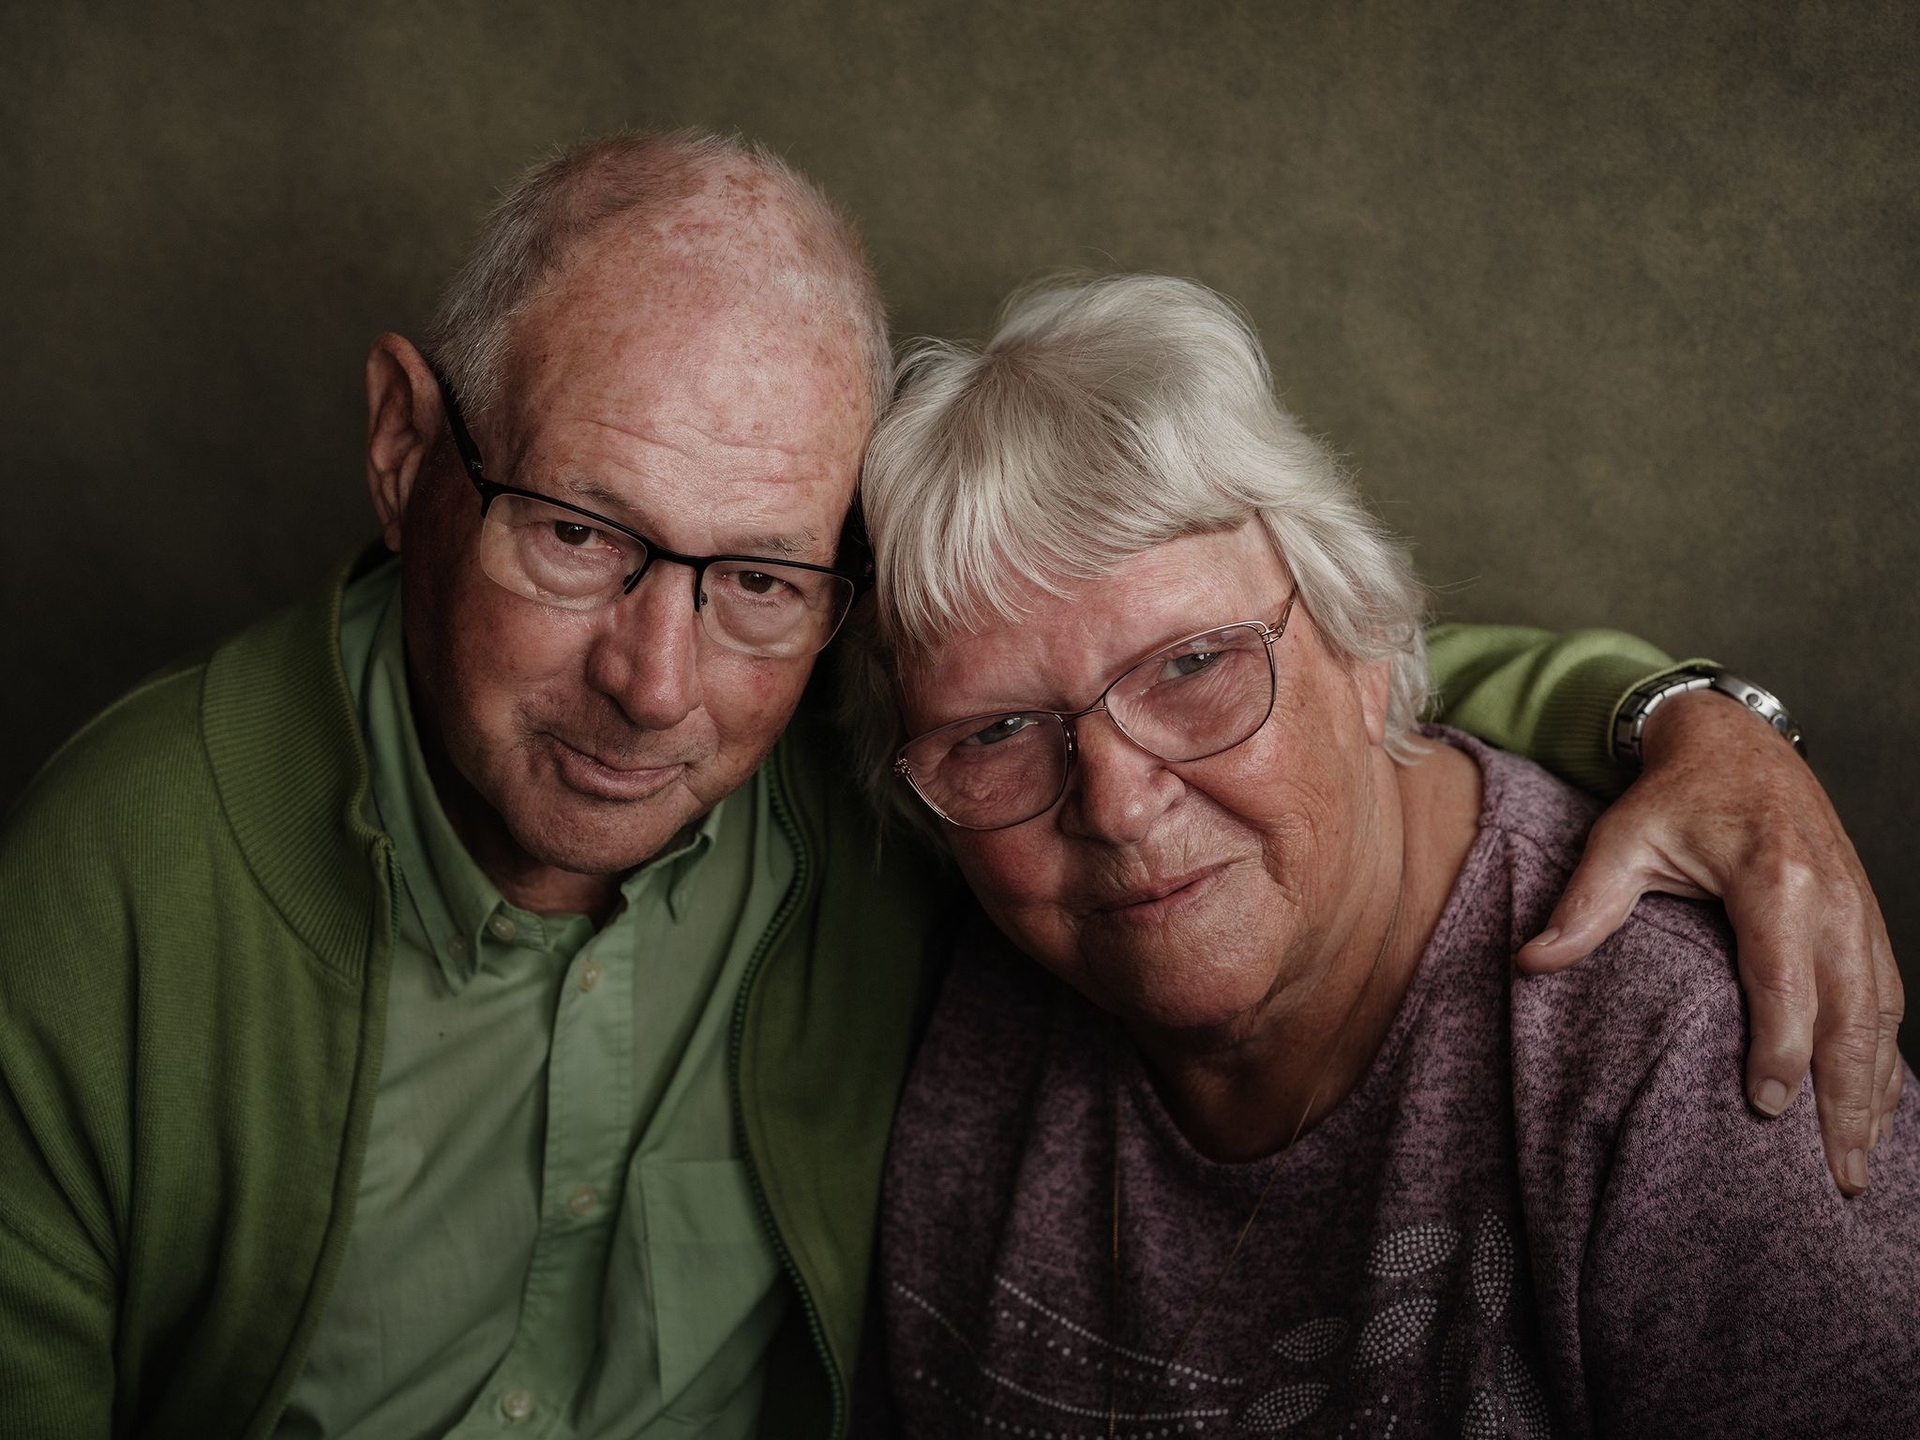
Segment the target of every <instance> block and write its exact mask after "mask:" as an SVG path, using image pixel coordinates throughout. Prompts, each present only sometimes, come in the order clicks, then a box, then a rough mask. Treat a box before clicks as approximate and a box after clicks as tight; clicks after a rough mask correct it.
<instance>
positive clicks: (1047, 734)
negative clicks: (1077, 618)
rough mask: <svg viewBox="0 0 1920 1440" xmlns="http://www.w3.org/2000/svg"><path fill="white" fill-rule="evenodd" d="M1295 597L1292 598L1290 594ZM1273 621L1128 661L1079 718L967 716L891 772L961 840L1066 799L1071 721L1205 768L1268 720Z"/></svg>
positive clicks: (1235, 627) (930, 736) (905, 751)
mask: <svg viewBox="0 0 1920 1440" xmlns="http://www.w3.org/2000/svg"><path fill="white" fill-rule="evenodd" d="M1296 594H1297V592H1296ZM1294 598H1295V596H1293V595H1289V596H1288V597H1287V604H1286V608H1285V609H1283V610H1282V611H1281V612H1280V618H1279V619H1278V620H1277V621H1275V622H1274V623H1273V624H1271V625H1269V624H1267V623H1266V622H1265V621H1264V620H1236V621H1233V622H1232V623H1231V624H1227V625H1219V626H1215V627H1214V628H1213V629H1211V630H1203V631H1201V632H1200V633H1199V634H1197V635H1189V636H1187V638H1186V639H1184V640H1176V641H1175V642H1174V643H1173V644H1171V645H1167V646H1163V647H1162V648H1160V649H1158V650H1156V651H1154V652H1153V653H1152V654H1151V655H1148V656H1146V657H1145V658H1144V659H1141V660H1136V661H1135V662H1134V663H1133V664H1132V665H1130V666H1128V667H1127V669H1126V670H1125V671H1124V672H1123V673H1122V674H1121V675H1120V676H1119V677H1118V678H1116V679H1115V680H1114V681H1113V683H1112V684H1111V685H1109V686H1107V688H1106V689H1105V690H1103V691H1102V692H1101V693H1100V698H1099V699H1098V700H1096V701H1094V703H1093V704H1091V705H1089V706H1088V707H1087V708H1086V709H1084V710H1076V711H1073V712H1072V713H1067V712H1065V711H1059V710H1018V711H1013V712H1011V713H1006V714H1000V715H972V716H969V717H968V718H966V719H965V720H955V721H953V722H952V723H951V724H948V725H942V726H940V728H939V729H937V730H929V731H928V732H927V733H926V734H924V735H919V736H916V737H914V738H913V739H912V740H909V741H908V742H907V743H906V744H905V745H904V746H902V747H901V749H900V753H899V755H898V756H897V757H896V758H895V760H894V762H893V768H894V772H895V773H896V774H898V775H900V776H903V777H904V778H905V779H906V781H907V783H908V784H909V785H911V786H912V787H913V791H914V794H916V795H918V796H919V797H920V798H921V800H923V801H925V802H926V805H927V807H928V808H929V809H930V810H932V811H933V813H934V814H936V815H938V816H939V817H940V818H941V819H942V820H945V821H946V822H947V823H948V824H949V825H953V826H955V827H957V828H958V829H961V830H1004V829H1006V828H1007V827H1009V826H1012V825H1020V824H1023V823H1025V822H1026V821H1028V820H1031V819H1033V818H1034V817H1035V816H1038V815H1044V814H1046V812H1047V811H1049V810H1051V809H1052V808H1053V807H1054V805H1055V803H1057V802H1058V801H1059V799H1060V797H1061V796H1062V795H1064V794H1066V791H1067V779H1068V777H1069V776H1070V775H1071V774H1072V771H1073V762H1074V757H1075V754H1076V753H1077V748H1078V747H1077V743H1076V738H1075V737H1076V734H1077V732H1078V726H1079V722H1080V721H1082V720H1084V719H1086V717H1087V716H1089V715H1094V714H1098V713H1100V712H1102V711H1104V712H1105V713H1106V716H1107V718H1108V719H1109V720H1111V721H1113V723H1114V726H1115V727H1116V728H1117V729H1118V730H1119V731H1120V733H1121V734H1122V735H1124V736H1126V737H1127V739H1129V740H1131V741H1132V742H1133V743H1134V744H1135V745H1138V746H1139V747H1140V748H1141V749H1142V750H1144V751H1146V752H1147V753H1148V754H1149V755H1153V756H1156V757H1158V758H1159V759H1161V760H1165V761H1167V762H1169V763H1170V764H1181V763H1184V762H1186V761H1189V760H1205V759H1207V758H1208V757H1210V756H1213V755H1218V754H1220V753H1221V752H1222V751H1224V750H1231V749H1232V748H1233V747H1234V746H1236V745H1240V744H1244V743H1245V742H1246V741H1248V740H1250V739H1252V738H1253V736H1254V735H1255V734H1256V733H1257V732H1258V731H1259V729H1260V727H1261V726H1262V725H1265V724H1266V723H1267V717H1268V716H1269V715H1271V714H1272V713H1273V700H1274V690H1275V685H1276V681H1275V673H1274V660H1273V646H1274V642H1275V641H1277V640H1278V639H1279V638H1280V637H1281V636H1282V635H1284V634H1285V633H1286V630H1287V618H1288V617H1289V616H1290V615H1292V613H1293V602H1294Z"/></svg>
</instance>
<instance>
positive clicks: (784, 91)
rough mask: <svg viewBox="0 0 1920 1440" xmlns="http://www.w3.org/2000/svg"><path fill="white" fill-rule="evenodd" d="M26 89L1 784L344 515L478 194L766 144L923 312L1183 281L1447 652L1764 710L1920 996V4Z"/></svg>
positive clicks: (13, 309)
mask: <svg viewBox="0 0 1920 1440" xmlns="http://www.w3.org/2000/svg"><path fill="white" fill-rule="evenodd" d="M1601 12H1604V13H1601ZM0 57H4V58H0V196H4V203H5V211H4V214H5V224H4V225H3V226H0V316H4V317H5V320H4V323H5V353H4V357H0V416H4V425H3V426H0V455H3V456H4V457H5V464H6V472H7V481H6V491H5V494H6V500H7V503H6V511H5V513H6V516H7V519H8V522H9V523H7V524H6V525H5V526H4V527H0V535H3V536H4V540H3V541H0V544H4V547H5V548H4V551H0V596H4V603H5V615H6V627H5V636H6V641H5V643H6V669H5V673H6V675H7V676H8V679H9V681H10V683H9V686H8V695H9V697H10V703H9V704H8V705H7V707H6V712H5V713H6V720H5V725H6V730H5V737H4V738H5V740H6V742H7V743H6V744H5V747H4V750H3V751H0V757H3V758H0V802H4V801H5V800H6V799H8V798H10V797H11V796H13V795H14V794H16V793H17V792H18V790H19V788H20V786H21V785H22V784H23V783H24V782H25V780H26V778H27V777H28V775H29V774H30V773H31V771H32V770H33V768H34V767H35V766H36V765H37V764H38V763H39V762H40V761H41V760H42V759H43V758H44V757H45V756H46V755H47V754H48V752H49V751H50V750H51V749H52V748H53V747H54V746H55V745H56V744H57V743H58V741H59V740H60V738H61V737H62V736H63V735H65V734H66V733H68V732H69V731H70V730H71V729H72V728H73V727H74V726H76V725H77V724H79V723H80V722H81V721H82V720H83V719H84V718H85V717H86V716H87V715H88V714H89V713H90V712H92V711H93V710H95V709H97V708H98V707H99V706H100V705H102V704H103V703H105V702H106V701H107V700H108V699H109V698H110V697H111V696H113V695H114V694H115V693H116V692H118V691H119V690H121V689H123V688H124V687H126V686H127V685H129V684H131V683H132V682H134V681H136V680H137V679H139V678H140V677H141V676H142V675H143V674H145V673H146V672H147V671H149V670H151V669H153V668H154V667H156V666H158V665H159V664H161V663H162V662H163V661H164V660H166V659H167V658H168V657H171V656H176V655H179V654H181V653H183V652H185V651H189V650H192V649H194V648H196V647H199V646H203V645H205V644H207V643H208V642H210V641H212V640H214V639H215V638H216V637H218V636H220V635H222V634H224V633H226V632H228V631H231V630H233V629H235V628H237V627H238V626H240V625H242V624H244V623H245V622H246V621H247V620H249V619H250V618H251V617H253V616H255V615H257V614H259V613H260V612H262V611H264V610H265V609H267V608H268V607H270V606H274V605H277V604H279V603H280V602H282V601H283V600H286V599H287V598H289V597H290V596H292V595H294V594H295V593H296V592H298V591H299V590H301V589H302V588H304V587H306V586H308V585H310V584H312V583H314V581H316V580H317V579H318V578H319V577H320V576H321V575H322V573H323V572H324V571H325V570H326V568H327V567H328V566H329V565H331V564H332V563H333V562H334V561H335V560H336V559H337V558H338V557H340V556H341V555H343V554H344V553H346V552H347V551H348V550H350V549H351V548H352V547H354V546H355V545H356V544H357V543H359V542H360V541H362V540H363V539H364V538H366V537H367V536H368V535H369V534H370V532H371V525H370V521H369V510H368V507H367V501H366V497H365V490H364V484H363V480H362V473H363V471H362V460H361V452H360V437H361V434H362V430H363V424H364V421H363V417H362V399H361V388H360V385H361V381H360V373H361V361H362V357H363V355H364V354H365V351H366V348H367V345H368V342H369V341H370V340H371V339H372V338H373V336H374V335H375V334H377V333H378V332H380V331H381V330H383V329H386V328H398V329H401V330H404V331H409V332H411V333H414V334H417V333H418V332H419V330H420V327H421V322H422V320H423V319H424V317H425V316H426V315H427V313H428V311H429V308H430V306H431V304H432V300H433V297H434V294H435V291H436V289H437V287H438V286H439V284H440V283H441V281H442V279H443V278H444V277H445V276H446V275H447V273H448V272H449V270H450V269H451V268H452V266H453V265H454V263H455V261H456V258H457V257H458V256H459V255H460V253H461V250H462V247H463V246H464V245H465V243H466V242H467V240H468V238H469V237H470V235H471V234H472V232H473V229H474V226H475V223H476V221H477V219H478V217H479V216H480V214H481V213H482V212H483V210H484V209H485V208H486V206H487V204H488V203H489V201H490V199H491V198H492V197H493V195H494V194H495V193H496V191H497V189H498V187H500V186H501V185H502V184H503V182H505V181H507V180H508V179H509V178H510V177H511V176H512V175H513V174H514V173H515V172H516V171H518V170H519V169H520V168H521V167H522V166H524V165H526V164H528V163H529V162H531V161H533V160H535V159H537V158H538V157H539V156H540V155H541V154H542V153H543V152H544V151H546V150H548V149H549V148H550V147H551V146H553V145H554V144H556V143H557V142H562V141H567V140H571V139H574V138H578V137H581V136H585V135H589V134H593V133H596V132H600V131H604V130H608V129H611V128H614V127H619V126H626V125H675V124H686V123H699V124H705V125H713V126H722V127H736V126H737V127H740V128H742V129H744V130H745V131H747V132H748V133H750V134H753V135H757V136H760V137H762V138H764V139H765V140H767V141H769V142H770V143H771V144H773V145H774V146H775V147H776V148H778V149H779V150H781V151H782V152H784V153H785V154H787V155H788V156H789V157H790V158H791V159H793V160H794V161H795V162H797V163H798V164H799V165H800V166H801V167H802V168H804V169H805V170H807V171H808V172H810V173H811V174H813V175H814V176H816V177H817V178H818V179H819V180H820V181H821V182H822V183H823V184H824V185H825V187H826V188H827V189H828V190H829V191H830V192H831V193H832V194H834V195H835V196H836V197H838V198H839V199H840V200H841V201H843V202H844V203H845V204H846V205H847V206H848V207H849V208H850V209H851V210H852V211H853V212H854V214H855V215H856V216H857V217H858V218H859V220H860V222H861V223H862V224H863V225H864V226H865V228H866V233H867V235H868V237H869V239H870V240H871V242H872V245H873V248H874V251H875V254H876V256H877V258H878V261H879V265H880V269H881V272H882V274H883V277H884V280H885V283H886V287H887V291H888V293H889V295H890V296H891V297H892V300H893V302H894V305H895V307H896V315H897V319H898V323H899V325H900V327H901V328H902V329H903V330H907V331H931V332H936V333H960V334H970V335H978V334H979V333H980V332H981V331H982V330H983V329H984V328H985V327H986V326H987V325H988V323H989V321H990V318H991V315H992V312H993V309H994V306H995V304H996V303H997V302H998V300H999V299H1000V297H1001V296H1002V295H1004V294H1005V292H1006V291H1007V290H1008V289H1009V288H1010V287H1012V286H1013V285H1014V284H1015V283H1017V282H1018V281H1020V280H1021V279H1023V278H1025V277H1028V276H1030V275H1032V274H1033V273H1034V272H1036V271H1037V270H1042V269H1048V268H1055V267H1059V266H1063V265H1064V266H1092V267H1098V268H1114V267H1117V268H1123V269H1140V270H1161V271H1172V272H1175V273H1178V274H1184V275H1192V276H1196V277H1198V278H1200V279H1202V280H1204V281H1206V282H1207V283H1209V284H1211V285H1213V286H1215V287H1217V288H1219V289H1221V290H1224V291H1226V292H1227V293H1228V294H1230V295H1233V296H1235V297H1237V298H1238V299H1239V300H1241V301H1242V302H1244V303H1245V305H1246V306H1247V308H1248V309H1249V310H1250V311H1251V313H1252V314H1253V316H1254V318H1255V320H1256V321H1257V322H1258V324H1259V327H1260V330H1261V333H1262V335H1263V336H1264V338H1265V340H1266V343H1267V347H1268V349H1269V351H1270V352H1271V354H1272V358H1273V362H1274V368H1275V371H1276V373H1277V375H1278V376H1279V378H1280V383H1281V387H1282V389H1283V391H1284V392H1285V395H1286V398H1287V399H1288V401H1289V402H1290V403H1291V404H1292V405H1293V407H1294V408H1295V409H1296V410H1298V411H1299V412H1300V413H1301V414H1302V415H1303V416H1304V417H1305V418H1306V420H1307V423H1308V425H1309V426H1310V428H1312V429H1314V430H1316V431H1317V432H1319V433H1322V434H1324V435H1327V436H1328V437H1330V438H1331V439H1332V441H1333V442H1334V444H1335V445H1336V447H1337V448H1339V449H1340V450H1342V451H1343V452H1344V453H1345V454H1346V455H1347V456H1348V457H1349V458H1350V460H1351V462H1352V463H1353V465H1354V466H1355V468H1356V469H1357V471H1358V473H1359V475H1360V478H1361V481H1362V483H1363V485H1364V486H1365V488H1366V490H1367V492H1368V493H1369V494H1370V495H1371V496H1372V497H1373V499H1374V500H1375V502H1376V503H1377V504H1378V505H1379V506H1380V507H1381V508H1382V510H1383V511H1384V513H1385V514H1386V515H1387V517H1388V518H1389V520H1390V521H1391V523H1392V524H1394V525H1395V526H1396V527H1397V528H1399V529H1400V530H1402V531H1403V532H1405V533H1407V534H1409V535H1411V536H1413V537H1414V538H1415V539H1416V541H1417V544H1418V557H1419V560H1420V564H1421V567H1422V570H1423V572H1424V574H1425V576H1426V578H1427V579H1428V580H1429V581H1430V582H1432V583H1433V584H1434V585H1436V586H1437V587H1438V589H1439V593H1440V606H1441V609H1442V611H1443V613H1444V614H1445V615H1447V616H1450V617H1457V618H1467V619H1498V620H1512V621H1528V622H1534V623H1538V624H1542V625H1550V626H1556V627H1567V626H1581V625H1597V624H1615V625H1620V626H1624V627H1626V628H1629V629H1632V630H1636V631H1638V632H1639V633H1641V634H1643V635H1646V636H1648V637H1649V638H1651V639H1653V640H1655V641H1657V642H1659V643H1660V644H1662V645H1664V646H1666V647H1667V648H1668V649H1670V650H1674V651H1677V652H1685V653H1689V654H1702V653H1704V654H1710V655H1713V656H1716V657H1718V658H1720V659H1721V660H1723V661H1724V662H1726V663H1728V664H1729V665H1731V666H1733V667H1735V668H1736V669H1737V670H1739V671H1740V672H1742V673H1746V674H1750V675H1752V676H1754V677H1755V678H1758V679H1760V680H1761V681H1762V682H1763V683H1765V684H1767V685H1769V686H1770V687H1773V688H1775V689H1777V690H1778V691H1779V692H1780V693H1781V694H1782V695H1784V696H1785V697H1787V698H1788V700H1789V701H1790V703H1791V704H1792V706H1793V708H1794V710H1795V712H1796V714H1798V715H1799V716H1800V717H1801V718H1802V719H1803V721H1804V722H1805V725H1806V727H1807V730H1808V732H1809V734H1810V735H1811V738H1812V745H1813V749H1814V757H1815V764H1816V767H1817V768H1818V770H1819V771H1820V774H1821V775H1822V777H1823V778H1824V779H1825V780H1826V782H1827V784H1828V785H1829V786H1830V787H1831V789H1832V791H1833V793H1834V795H1835V797H1836V799H1837V800H1838V803H1839V805H1840V808H1841V811H1842V813H1843V814H1844V816H1845V817H1846V819H1847V821H1848V823H1849V824H1850V826H1851V827H1852V830H1853V833H1854V834H1855V836H1856V837H1857V839H1858V841H1859V845H1860V849H1861V851H1862V853H1863V854H1864V856H1865V857H1866V861H1867V865H1868V868H1869V870H1870V872H1871V873H1872V875H1873V878H1874V879H1875V881H1876V882H1877V884H1878V887H1879V889H1880V893H1881V896H1882V899H1883V902H1884V904H1885V906H1886V910H1887V914H1888V918H1889V921H1890V923H1891V925H1892V929H1893V934H1894V942H1895V947H1896V950H1898V951H1900V952H1901V953H1902V954H1903V955H1904V958H1905V960H1906V962H1907V966H1908V975H1909V977H1910V979H1909V982H1908V983H1909V987H1910V988H1912V989H1916V993H1920V985H1917V984H1916V982H1920V972H1916V970H1915V968H1914V967H1915V963H1916V962H1917V961H1920V898H1916V895H1915V891H1914V887H1913V885H1912V876H1913V873H1914V870H1915V868H1916V863H1917V862H1920V842H1916V839H1915V835H1914V830H1913V826H1912V818H1911V812H1912V810H1913V807H1914V802H1915V798H1916V782H1917V781H1920V749H1916V747H1915V744H1914V737H1915V736H1916V734H1920V620H1917V619H1916V614H1917V611H1916V605H1915V601H1914V595H1913V583H1914V575H1915V572H1916V570H1920V501H1917V500H1916V498H1915V487H1914V481H1915V472H1916V467H1917V465H1920V406H1916V403H1915V402H1916V398H1920V397H1916V376H1917V375H1920V369H1917V368H1916V361H1917V360H1920V79H1916V77H1920V10H1916V9H1915V7H1913V6H1912V5H1909V4H1898V5H1867V4H1861V5H1840V4H1834V5H1825V6H1814V5H1808V6H1796V5H1790V4H1784V3H1783V4H1764V5H1756V4H1752V3H1750V0H1708V3H1694V4H1689V5H1676V4H1666V5H1653V4H1649V5H1644V6H1638V7H1626V6H1618V5H1606V6H1602V7H1599V8H1598V10H1596V8H1595V7H1590V6H1565V7H1562V6H1535V7H1513V8H1511V9H1509V8H1508V7H1505V6H1497V5H1492V4H1463V3H1431V0H1429V3H1417V4H1415V3H1403V4H1346V5H1337V4H1318V5H1299V4H1286V3H1278V0H1274V3H1261V4H1237V5H1224V4H1223V5H1214V4H1200V3H1193V4H1172V3H1167V0H1078V3H1072V4H1066V3H1057V4H1054V3H1041V0H948V3H902V0H891V3H876V0H807V3H781V4H774V3H764V4H740V3H735V4H727V3H715V0H701V3H688V0H674V3H663V4H651V5H618V4H611V3H601V0H586V3H578V0H575V3H568V4H564V5H555V4H547V3H525V4H491V5H455V4H447V3H411V4H405V5H401V4H390V5H369V4H350V3H339V0H334V3H329V4H326V5H317V4H274V5H261V4H257V3H235V0H201V3H195V4H183V3H168V0H156V3H151V4H146V5H141V6H131V5H126V6H116V7H111V8H109V7H107V6H104V5H83V4H74V3H69V4H58V5H52V6H44V5H35V6H28V5H23V4H12V5H8V6H6V7H5V10H4V12H3V13H0Z"/></svg>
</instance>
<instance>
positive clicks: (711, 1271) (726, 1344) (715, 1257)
mask: <svg viewBox="0 0 1920 1440" xmlns="http://www.w3.org/2000/svg"><path fill="white" fill-rule="evenodd" d="M635 1169H636V1171H637V1179H638V1188H639V1190H640V1196H639V1199H640V1202H641V1206H642V1212H643V1214H644V1216H645V1232H646V1234H645V1240H644V1242H643V1257H642V1259H643V1264H644V1267H645V1270H646V1272H647V1275H648V1281H649V1284H648V1289H649V1291H650V1299H651V1304H652V1309H653V1321H654V1342H655V1354H656V1356H657V1358H658V1364H659V1379H660V1401H661V1405H662V1408H663V1410H664V1412H665V1413H666V1414H667V1415H669V1416H673V1417H676V1418H688V1419H695V1418H704V1417H708V1416H712V1415H714V1414H716V1413H718V1412H720V1411H722V1410H729V1411H738V1410H751V1411H756V1412H757V1410H758V1402H757V1398H756V1397H757V1395H758V1388H759V1383H760V1376H759V1372H760V1370H761V1365H762V1361H763V1359H764V1357H765V1354H766V1349H767V1345H768V1344H769V1342H771V1340H772V1339H773V1334H774V1331H775V1330H776V1329H777V1328H778V1327H779V1324H780V1319H781V1316H782V1314H783V1313H784V1311H785V1308H786V1294H785V1292H786V1286H785V1284H784V1283H783V1282H782V1280H781V1276H780V1262H779V1258H778V1257H777V1256H776V1255H775V1253H774V1250H773V1244H772V1242H771V1241H770V1240H769V1239H768V1238H767V1235H766V1230H765V1228H764V1226H763V1225H762V1224H761V1221H760V1213H759V1207H758V1205H757V1204H756V1202H755V1200H754V1197H753V1190H752V1184H751V1182H750V1180H749V1179H748V1176H747V1167H746V1166H745V1165H744V1164H743V1163H742V1162H740V1161H738V1160H642V1161H641V1162H640V1163H639V1165H638V1166H637V1167H635ZM748 1391H751V1393H747V1392H748Z"/></svg>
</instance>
